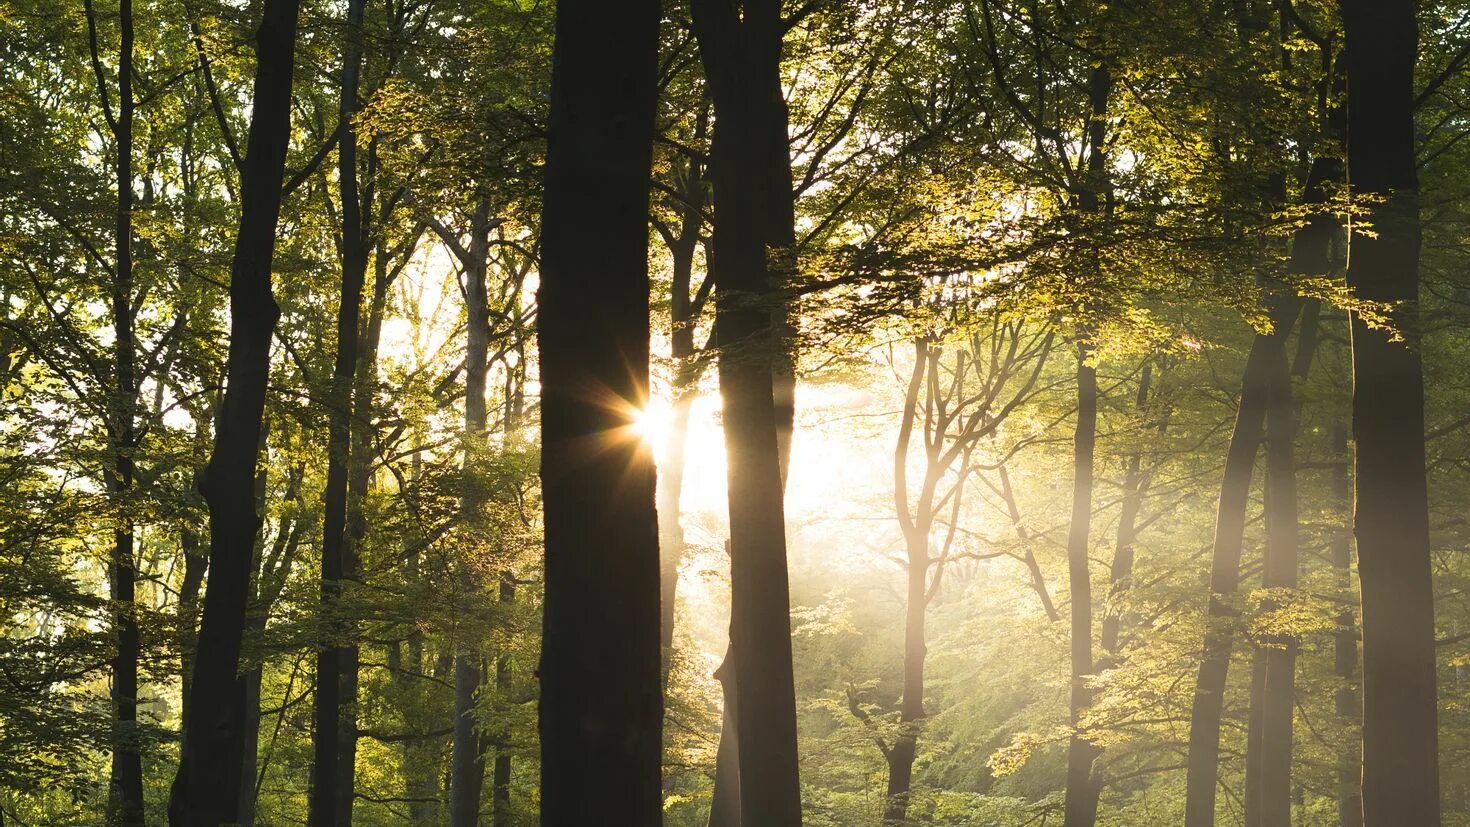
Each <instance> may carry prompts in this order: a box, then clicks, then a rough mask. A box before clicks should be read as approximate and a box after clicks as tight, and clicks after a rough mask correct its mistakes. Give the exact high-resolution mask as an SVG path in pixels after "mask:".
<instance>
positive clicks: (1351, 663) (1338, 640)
mask: <svg viewBox="0 0 1470 827" xmlns="http://www.w3.org/2000/svg"><path fill="white" fill-rule="evenodd" d="M1332 453H1333V455H1334V456H1335V457H1337V463H1338V464H1337V465H1336V467H1334V468H1333V470H1332V498H1333V500H1334V501H1335V503H1336V505H1337V507H1339V508H1341V509H1342V510H1343V512H1344V513H1347V512H1349V511H1350V510H1351V509H1352V505H1353V487H1352V480H1351V479H1349V477H1348V463H1349V462H1350V461H1351V455H1350V454H1349V453H1348V436H1347V427H1346V426H1345V425H1344V424H1343V423H1342V422H1338V423H1336V424H1334V425H1333V428H1332ZM1332 567H1333V568H1334V569H1336V570H1337V579H1338V585H1339V587H1340V588H1341V590H1342V594H1343V596H1344V598H1346V596H1348V595H1351V594H1352V593H1353V574H1352V568H1353V548H1352V536H1351V535H1350V534H1348V533H1347V532H1343V533H1342V534H1340V535H1339V536H1338V537H1336V538H1334V539H1333V541H1332ZM1332 654H1333V658H1332V660H1333V674H1334V675H1335V676H1336V677H1337V679H1338V681H1339V683H1338V687H1337V691H1336V692H1335V693H1334V697H1333V701H1334V703H1335V706H1336V712H1337V717H1338V721H1339V723H1341V725H1342V727H1343V728H1344V729H1345V730H1347V731H1349V732H1351V733H1352V734H1353V735H1354V736H1359V735H1360V731H1361V727H1362V724H1363V721H1362V705H1361V704H1360V703H1359V702H1358V690H1357V687H1356V681H1357V677H1358V631H1357V623H1356V617H1355V616H1354V614H1353V610H1352V609H1351V608H1347V607H1345V608H1344V609H1343V610H1342V611H1341V612H1339V613H1338V615H1337V633H1336V634H1334V635H1333V636H1332ZM1357 743H1358V740H1357V738H1356V737H1355V738H1354V739H1353V740H1352V741H1351V744H1352V746H1351V747H1350V748H1348V749H1345V750H1343V751H1342V754H1341V755H1339V756H1338V761H1337V817H1338V820H1339V821H1340V822H1342V827H1362V825H1363V798H1362V795H1361V794H1360V792H1359V789H1358V785H1359V783H1360V782H1361V779H1362V777H1363V761H1362V753H1361V752H1360V751H1359V750H1358V749H1357V748H1356V747H1357Z"/></svg>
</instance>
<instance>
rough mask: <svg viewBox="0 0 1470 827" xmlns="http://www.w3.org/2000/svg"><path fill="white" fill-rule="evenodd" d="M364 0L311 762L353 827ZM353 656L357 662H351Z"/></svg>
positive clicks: (331, 398) (323, 790)
mask: <svg viewBox="0 0 1470 827" xmlns="http://www.w3.org/2000/svg"><path fill="white" fill-rule="evenodd" d="M365 7H366V0H349V2H348V4H347V21H346V23H347V25H346V30H345V32H344V41H345V42H344V44H343V49H342V74H341V81H340V88H339V93H340V99H339V102H338V114H337V136H338V137H337V186H338V192H339V197H338V200H339V201H340V209H341V224H342V294H341V300H340V302H339V304H338V306H337V359H336V363H335V365H334V367H333V370H332V386H331V391H330V392H329V394H328V396H327V487H326V491H325V492H324V493H323V495H322V505H323V509H324V514H323V517H322V579H321V606H322V614H323V616H324V619H325V622H324V626H325V628H326V629H327V634H328V640H327V641H326V642H325V643H324V644H323V647H322V651H321V653H320V655H319V656H318V659H317V670H316V687H315V693H314V694H315V698H316V730H315V733H314V736H313V740H312V746H313V762H312V768H313V772H312V779H313V786H312V790H311V806H310V810H309V811H308V813H307V823H308V824H309V825H310V826H311V827H347V825H349V824H350V823H351V821H352V798H353V796H352V787H353V775H354V773H353V768H352V766H350V765H349V764H347V762H346V760H345V759H346V757H347V756H346V753H347V752H348V751H349V749H350V747H349V745H355V743H356V742H355V739H351V740H349V732H350V731H351V730H353V729H355V727H356V720H355V716H353V715H352V714H351V711H350V710H351V708H352V706H353V704H354V701H355V699H354V698H349V697H346V696H345V692H346V690H347V689H349V688H350V689H353V690H355V689H356V679H355V677H356V676H355V675H354V676H353V677H352V678H350V679H349V678H348V672H349V671H355V660H356V659H355V657H353V655H354V650H353V649H352V648H351V646H350V645H349V640H350V638H351V630H350V624H349V623H348V621H347V619H346V618H345V617H343V609H342V605H341V604H342V584H343V582H344V579H345V578H348V577H350V576H352V573H351V569H352V568H354V567H353V566H352V564H351V559H352V556H353V553H352V550H351V548H350V546H351V538H350V537H349V536H348V533H347V511H348V503H347V500H348V490H347V489H348V478H349V476H350V474H351V469H350V465H351V459H352V431H353V421H352V420H353V416H352V414H353V396H354V394H353V389H354V384H355V380H356V377H357V371H358V364H357V362H358V350H359V344H360V342H359V336H360V331H359V325H360V323H361V322H360V319H361V315H362V287H363V280H364V277H365V275H366V272H367V259H368V241H367V238H366V233H365V231H364V230H365V222H364V219H363V215H362V199H361V196H360V195H359V193H358V185H357V133H356V131H355V129H354V127H353V124H352V119H353V117H354V116H355V115H356V112H357V96H358V87H359V85H360V84H359V78H360V76H361V72H362V20H363V13H364V9H365ZM350 661H353V663H350Z"/></svg>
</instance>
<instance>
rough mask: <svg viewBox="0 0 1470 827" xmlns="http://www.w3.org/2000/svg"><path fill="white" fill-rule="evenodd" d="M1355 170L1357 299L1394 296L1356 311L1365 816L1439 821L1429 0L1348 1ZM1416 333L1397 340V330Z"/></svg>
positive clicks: (1353, 278)
mask: <svg viewBox="0 0 1470 827" xmlns="http://www.w3.org/2000/svg"><path fill="white" fill-rule="evenodd" d="M1342 16H1343V24H1344V34H1345V38H1346V57H1345V58H1344V60H1345V62H1346V64H1347V84H1348V111H1347V120H1348V129H1347V145H1348V158H1347V177H1348V183H1349V185H1350V186H1351V187H1352V191H1353V192H1354V193H1361V194H1364V195H1376V196H1381V197H1385V198H1386V201H1385V202H1384V203H1381V204H1376V205H1373V206H1372V207H1371V208H1370V209H1369V218H1370V220H1371V222H1372V225H1373V230H1372V234H1371V235H1370V234H1367V233H1362V232H1354V233H1353V234H1352V237H1351V239H1350V242H1349V244H1350V248H1349V262H1348V279H1347V280H1348V286H1349V287H1350V288H1351V289H1352V290H1353V294H1354V296H1355V297H1357V298H1359V299H1364V300H1368V301H1373V302H1383V303H1385V304H1389V305H1392V308H1393V309H1392V310H1391V311H1390V312H1389V320H1390V322H1391V323H1392V326H1393V328H1394V330H1393V331H1392V332H1390V331H1385V330H1381V329H1373V328H1370V327H1369V326H1368V324H1367V323H1366V322H1365V321H1364V319H1363V317H1362V316H1361V315H1359V314H1356V313H1355V314H1353V319H1352V349H1353V406H1352V407H1353V435H1354V437H1355V439H1356V442H1357V461H1356V466H1357V468H1356V473H1355V474H1354V475H1353V479H1354V481H1355V483H1356V485H1357V497H1356V507H1355V509H1354V514H1353V524H1354V531H1355V533H1356V534H1357V539H1358V572H1359V577H1360V581H1361V588H1362V594H1363V621H1362V622H1363V821H1364V823H1366V824H1369V825H1374V827H1377V825H1383V824H1415V825H1417V824H1437V823H1439V766H1438V732H1437V717H1438V711H1437V709H1436V697H1435V657H1434V588H1433V578H1432V570H1431V561H1430V553H1429V515H1428V492H1427V483H1426V479H1425V459H1424V373H1423V366H1422V364H1421V362H1420V354H1419V337H1420V334H1419V320H1418V316H1419V312H1418V299H1419V243H1420V229H1419V213H1418V197H1417V192H1418V179H1417V172H1416V167H1415V156H1414V63H1415V58H1416V54H1417V50H1418V30H1417V21H1416V19H1415V4H1414V3H1412V2H1409V0H1343V2H1342ZM1395 333H1396V334H1398V335H1400V336H1402V339H1403V341H1395V340H1394V338H1395V337H1394V334H1395Z"/></svg>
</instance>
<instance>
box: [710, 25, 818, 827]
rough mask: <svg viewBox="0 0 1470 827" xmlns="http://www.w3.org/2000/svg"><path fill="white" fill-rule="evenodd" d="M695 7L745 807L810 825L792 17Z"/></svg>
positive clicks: (777, 823)
mask: <svg viewBox="0 0 1470 827" xmlns="http://www.w3.org/2000/svg"><path fill="white" fill-rule="evenodd" d="M692 11H693V15H694V27H695V34H696V36H697V38H698V41H699V49H700V54H701V56H702V58H703V62H704V66H705V75H706V77H707V78H708V80H709V86H710V93H711V97H712V99H713V101H714V106H715V117H716V123H715V132H714V141H713V146H712V148H711V157H712V161H711V165H710V178H711V181H712V183H713V184H714V207H715V216H716V220H715V239H714V245H713V246H714V249H713V250H712V254H713V255H712V269H713V273H714V275H715V278H716V280H717V282H716V289H717V296H716V327H717V329H718V331H719V345H720V348H721V353H720V364H719V370H720V391H721V394H722V396H723V399H724V410H723V414H724V423H725V450H726V454H727V464H728V471H727V473H728V487H729V507H730V579H731V624H730V625H731V656H732V660H733V663H734V666H735V675H734V678H735V680H736V681H737V682H738V685H739V692H738V695H737V698H738V703H739V709H738V710H737V713H736V715H735V721H734V723H735V725H736V727H737V736H738V744H739V747H738V751H737V756H738V761H739V774H740V812H741V819H742V823H744V824H748V825H757V824H759V825H768V827H788V825H799V824H800V823H801V785H800V779H799V773H798V767H797V753H796V699H795V694H796V693H795V680H794V677H793V675H792V667H791V616H790V592H789V585H788V579H787V571H786V533H785V522H786V521H785V511H784V503H783V502H782V500H783V497H782V480H783V476H784V475H783V471H784V469H783V465H784V462H783V459H782V457H783V456H785V455H788V451H789V445H790V430H791V425H790V423H791V411H792V407H791V403H790V398H789V394H788V391H787V390H786V389H787V388H789V383H790V382H791V381H792V380H790V379H788V378H786V377H787V375H788V374H790V367H789V363H788V360H789V356H786V355H784V354H786V353H787V351H788V349H787V348H786V347H783V346H782V345H783V343H784V342H785V340H786V339H787V338H788V337H787V336H785V335H781V332H780V331H778V330H776V329H775V328H776V325H774V324H773V322H774V321H775V320H776V319H778V318H782V316H781V314H782V313H784V312H785V311H784V309H783V308H782V307H781V304H782V302H781V301H780V300H779V299H778V298H777V296H778V295H779V293H777V292H776V291H778V290H779V289H780V288H781V286H782V284H781V282H782V277H783V274H784V273H786V272H787V271H788V270H789V268H790V266H791V263H790V262H789V261H786V260H785V258H789V256H790V254H791V250H792V247H793V240H794V233H795V229H794V227H795V219H794V206H793V203H792V194H791V169H790V159H789V147H788V137H787V112H786V106H785V101H784V98H783V96H782V91H781V75H780V68H781V42H782V36H783V34H784V31H785V23H784V21H783V20H782V18H781V4H780V3H779V2H777V0H759V1H758V2H748V3H746V4H744V8H743V15H742V14H741V13H739V12H737V10H736V9H735V8H734V7H732V6H730V5H728V4H723V3H720V2H717V0H697V2H695V3H693V5H692ZM778 403H779V404H780V405H781V411H780V412H778V411H777V409H776V406H777V404H778ZM783 448H784V450H783ZM727 680H728V679H727ZM727 686H728V683H727Z"/></svg>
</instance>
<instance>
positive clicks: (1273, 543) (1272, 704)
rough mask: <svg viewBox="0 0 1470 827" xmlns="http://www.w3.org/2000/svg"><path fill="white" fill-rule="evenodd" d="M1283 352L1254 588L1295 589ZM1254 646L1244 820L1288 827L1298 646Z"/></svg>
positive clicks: (1270, 393) (1272, 390)
mask: <svg viewBox="0 0 1470 827" xmlns="http://www.w3.org/2000/svg"><path fill="white" fill-rule="evenodd" d="M1285 355H1286V354H1285V351H1284V350H1283V352H1282V354H1281V358H1278V359H1273V360H1272V363H1271V375H1270V378H1269V379H1268V390H1267V393H1266V415H1265V453H1266V482H1265V519H1266V547H1265V555H1264V560H1263V562H1262V578H1261V585H1262V587H1264V588H1265V589H1268V590H1269V589H1294V588H1296V585H1297V567H1298V563H1297V503H1296V459H1295V450H1294V442H1295V440H1296V411H1295V405H1294V403H1293V401H1292V392H1291V373H1290V370H1289V368H1288V366H1287V361H1286V358H1285ZM1279 607H1280V604H1279V602H1278V601H1277V600H1276V599H1275V598H1270V597H1268V598H1267V599H1266V600H1263V601H1262V603H1261V607H1260V609H1261V611H1262V612H1263V613H1265V612H1271V611H1273V610H1275V609H1277V608H1279ZM1256 643H1257V647H1258V648H1257V649H1256V654H1255V660H1254V663H1253V665H1252V681H1251V683H1252V687H1251V709H1250V722H1249V731H1248V733H1247V744H1246V757H1245V823H1246V824H1247V825H1249V827H1290V825H1291V756H1292V723H1293V721H1292V718H1293V714H1294V712H1295V706H1294V705H1295V700H1296V655H1297V646H1298V643H1297V641H1296V639H1295V638H1293V637H1291V636H1289V635H1268V636H1266V637H1264V638H1263V639H1261V640H1258V641H1257V642H1256Z"/></svg>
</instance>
